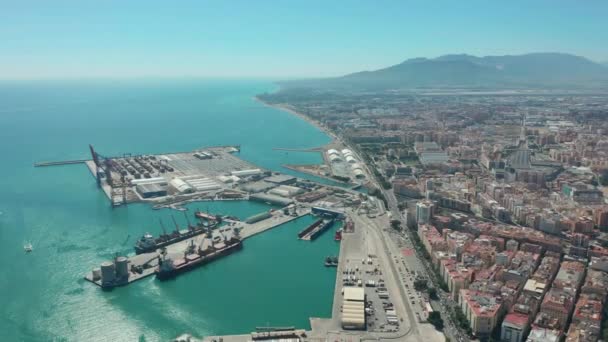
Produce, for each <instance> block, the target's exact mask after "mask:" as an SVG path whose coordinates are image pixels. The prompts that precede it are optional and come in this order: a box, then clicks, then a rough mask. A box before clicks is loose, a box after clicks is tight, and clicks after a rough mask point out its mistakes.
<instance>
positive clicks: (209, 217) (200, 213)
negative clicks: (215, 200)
mask: <svg viewBox="0 0 608 342" xmlns="http://www.w3.org/2000/svg"><path fill="white" fill-rule="evenodd" d="M194 216H195V217H196V218H197V219H199V220H206V221H208V222H219V221H221V220H222V217H221V216H218V215H213V214H210V213H206V212H204V211H200V210H197V211H196V212H195V213H194Z"/></svg>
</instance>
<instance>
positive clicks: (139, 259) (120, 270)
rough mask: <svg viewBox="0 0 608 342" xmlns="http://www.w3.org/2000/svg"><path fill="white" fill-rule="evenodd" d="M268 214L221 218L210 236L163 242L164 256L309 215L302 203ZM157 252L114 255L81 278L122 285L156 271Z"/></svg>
mask: <svg viewBox="0 0 608 342" xmlns="http://www.w3.org/2000/svg"><path fill="white" fill-rule="evenodd" d="M270 214H271V215H270V217H268V218H266V219H264V220H261V221H257V222H255V223H251V224H249V223H246V222H242V221H236V220H231V219H225V220H224V221H225V222H226V223H228V225H226V226H222V227H220V228H218V229H215V230H213V231H212V235H211V236H210V237H209V236H207V235H206V234H202V235H197V236H194V237H191V238H188V239H185V240H182V241H179V242H176V243H173V244H171V245H168V246H166V247H165V251H166V254H165V256H167V257H170V258H175V259H178V258H183V256H184V252H185V251H186V250H187V249H188V246H190V245H192V244H194V245H196V246H201V248H203V249H206V248H209V246H211V245H212V244H213V241H223V240H224V239H230V238H232V237H233V236H234V230H235V229H236V230H237V231H238V235H239V238H240V239H241V240H245V239H247V238H250V237H252V236H255V235H257V234H260V233H263V232H265V231H267V230H270V229H273V228H276V227H279V226H281V225H283V224H285V223H287V222H291V221H293V220H296V219H298V218H300V217H302V216H305V215H309V214H310V209H309V208H306V207H303V208H296V209H295V211H294V212H293V214H284V213H283V211H282V210H274V211H272V212H271V213H270ZM160 256H161V253H160V250H156V251H154V252H150V253H142V254H138V255H135V256H129V257H117V258H115V259H114V260H113V261H109V262H104V263H102V264H101V267H100V268H97V269H94V270H92V271H91V272H89V273H87V275H85V277H84V279H85V280H87V281H89V282H91V283H93V284H95V285H98V286H100V287H102V288H104V289H111V288H114V287H119V286H125V285H128V284H131V283H133V282H136V281H138V280H140V279H143V278H146V277H149V276H151V275H155V274H157V273H158V266H159V259H160ZM104 272H105V275H106V277H110V278H109V279H108V278H106V280H107V281H106V282H105V283H104V281H103V277H104Z"/></svg>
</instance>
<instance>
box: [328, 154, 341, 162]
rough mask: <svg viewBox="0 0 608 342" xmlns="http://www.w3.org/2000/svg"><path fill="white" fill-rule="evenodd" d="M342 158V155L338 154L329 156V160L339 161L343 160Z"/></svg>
mask: <svg viewBox="0 0 608 342" xmlns="http://www.w3.org/2000/svg"><path fill="white" fill-rule="evenodd" d="M341 160H342V158H340V156H338V155H336V154H332V155H330V156H329V161H331V162H337V161H341Z"/></svg>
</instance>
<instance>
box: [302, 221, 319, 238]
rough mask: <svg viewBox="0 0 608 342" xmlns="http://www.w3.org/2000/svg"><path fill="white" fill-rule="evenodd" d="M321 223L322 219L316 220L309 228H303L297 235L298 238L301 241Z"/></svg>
mask: <svg viewBox="0 0 608 342" xmlns="http://www.w3.org/2000/svg"><path fill="white" fill-rule="evenodd" d="M321 223H323V219H318V220H316V221H315V222H313V224H311V225H310V226H308V227H306V228H304V229H303V230H302V231H300V232H299V233H298V238H299V239H302V238H304V236H306V235H308V234H309V233H310V232H311V231H312V230H313V229H315V228H317V227H318V226H319V225H320V224H321Z"/></svg>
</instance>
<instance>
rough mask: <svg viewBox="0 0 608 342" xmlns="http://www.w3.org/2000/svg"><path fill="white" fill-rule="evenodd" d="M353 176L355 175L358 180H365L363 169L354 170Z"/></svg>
mask: <svg viewBox="0 0 608 342" xmlns="http://www.w3.org/2000/svg"><path fill="white" fill-rule="evenodd" d="M353 174H354V175H355V177H356V178H358V179H362V178H365V173H363V171H361V169H354V170H353Z"/></svg>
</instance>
